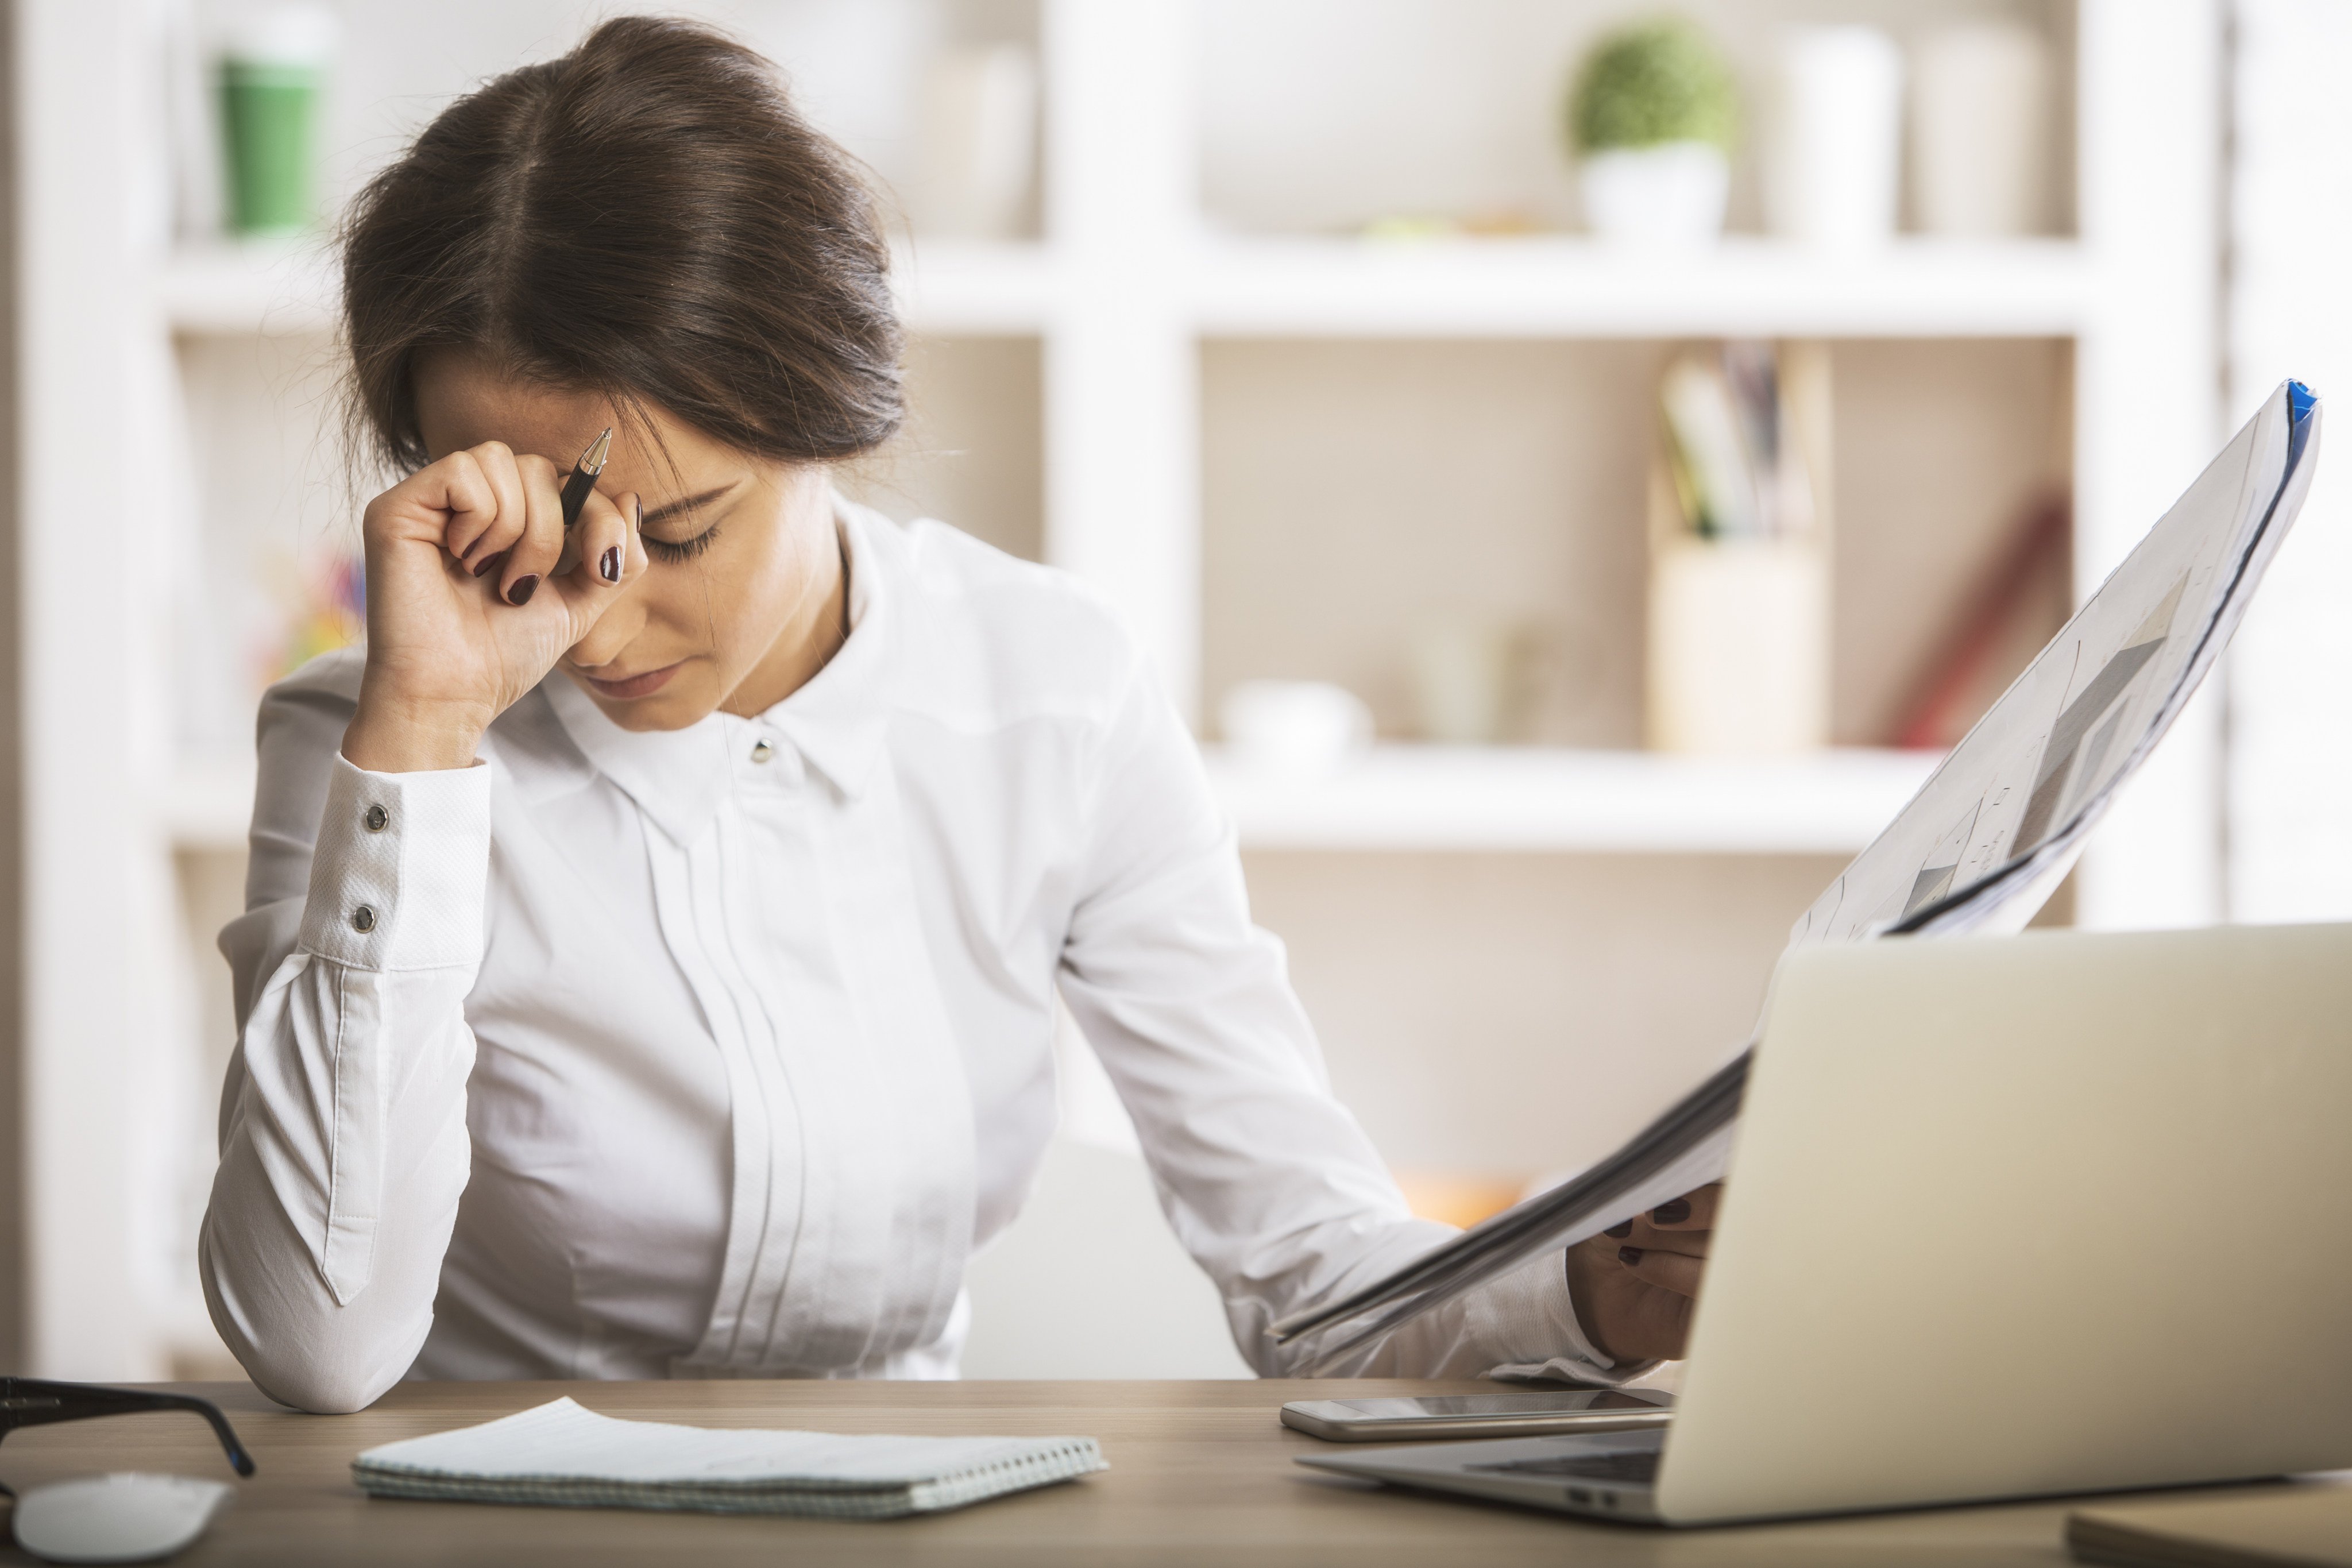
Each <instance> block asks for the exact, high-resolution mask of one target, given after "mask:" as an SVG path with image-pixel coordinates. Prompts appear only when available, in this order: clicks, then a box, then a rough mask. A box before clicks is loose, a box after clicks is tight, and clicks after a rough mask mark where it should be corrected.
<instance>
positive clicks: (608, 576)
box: [596, 544, 621, 583]
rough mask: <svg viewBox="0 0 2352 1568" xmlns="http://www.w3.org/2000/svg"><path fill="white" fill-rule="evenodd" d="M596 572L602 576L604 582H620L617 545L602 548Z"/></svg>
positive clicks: (618, 549)
mask: <svg viewBox="0 0 2352 1568" xmlns="http://www.w3.org/2000/svg"><path fill="white" fill-rule="evenodd" d="M596 570H597V571H599V572H601V573H603V574H604V581H605V582H607V583H617V582H619V581H620V580H621V547H620V546H619V545H617V544H608V545H606V546H604V554H603V555H602V556H600V557H598V559H597V562H596Z"/></svg>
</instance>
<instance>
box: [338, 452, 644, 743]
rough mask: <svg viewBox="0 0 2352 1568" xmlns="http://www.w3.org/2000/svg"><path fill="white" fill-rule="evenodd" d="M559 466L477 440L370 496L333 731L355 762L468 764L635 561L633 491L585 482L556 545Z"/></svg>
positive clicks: (584, 630)
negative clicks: (346, 707) (340, 705)
mask: <svg viewBox="0 0 2352 1568" xmlns="http://www.w3.org/2000/svg"><path fill="white" fill-rule="evenodd" d="M567 471H568V470H563V469H559V468H557V467H556V466H555V465H554V464H553V463H551V462H550V461H548V459H546V458H536V457H520V456H517V455H516V454H515V453H514V452H512V451H510V450H509V448H508V447H506V446H505V445H504V444H503V443H502V442H498V441H488V442H484V443H483V444H482V445H481V446H478V447H471V448H468V449H467V450H465V451H460V452H452V453H450V454H449V455H448V456H447V457H446V458H442V459H441V460H440V461H438V462H436V463H434V464H432V465H431V466H429V467H427V468H421V469H419V470H418V471H417V472H415V474H412V475H410V476H409V477H408V478H407V479H403V480H402V481H401V482H400V483H399V484H397V485H394V487H393V488H392V489H388V490H386V491H384V492H383V494H382V495H380V496H378V497H376V498H375V500H372V501H370V502H369V503H368V508H367V514H366V519H365V521H364V522H363V524H362V536H363V538H364V540H365V542H366V550H367V631H368V651H367V672H366V674H365V675H364V676H363V677H362V679H361V682H360V701H359V711H358V713H357V714H356V715H354V716H353V718H352V722H351V727H350V728H349V729H347V730H345V731H343V755H344V756H345V757H346V758H348V759H349V760H350V761H351V763H352V765H353V766H355V767H361V768H365V769H368V770H369V771H370V772H374V773H412V772H418V771H422V770H425V769H431V768H462V767H467V766H470V765H471V764H472V763H473V761H474V751H475V747H476V746H477V745H478V743H479V742H480V741H481V738H482V731H485V730H487V729H488V728H489V724H490V721H491V720H493V719H495V718H497V717H498V716H499V714H500V713H503V712H504V711H506V710H507V708H508V707H509V705H511V704H512V703H513V702H514V701H515V700H517V699H519V698H520V697H521V696H522V694H523V693H524V692H526V691H529V690H530V689H531V688H532V687H534V686H536V685H538V684H539V681H540V679H541V677H542V676H544V675H545V674H546V673H547V672H548V671H549V670H550V669H551V668H554V666H555V661H556V660H557V659H558V658H561V657H562V654H563V651H564V650H565V649H566V648H568V647H572V645H573V644H574V643H576V642H578V641H579V640H580V639H581V638H582V637H585V636H587V635H588V631H589V628H590V627H592V626H594V625H595V624H596V622H597V620H598V618H599V617H601V616H603V615H604V612H605V610H606V609H608V608H609V607H611V605H613V603H614V600H615V599H616V598H617V597H618V596H619V591H620V589H621V588H622V587H623V586H624V585H625V584H627V583H628V582H629V581H630V580H631V579H632V578H634V577H635V575H636V574H637V573H638V572H640V571H641V570H643V568H644V565H645V547H644V545H642V544H641V543H639V542H638V540H637V536H636V527H635V523H636V521H637V520H638V519H640V518H642V517H643V515H644V509H643V508H642V507H641V506H640V505H639V503H638V500H637V498H636V497H635V495H625V496H623V497H621V498H620V500H619V504H618V505H615V504H614V502H613V501H612V500H607V499H606V498H605V497H604V496H603V495H601V494H597V493H594V492H591V494H590V495H589V497H588V503H587V505H586V506H585V507H584V508H583V509H582V510H581V513H580V521H578V522H576V523H574V524H573V525H572V530H571V533H572V544H574V545H575V546H576V551H574V552H567V551H566V549H565V544H566V540H565V537H564V535H565V530H564V527H563V510H562V481H563V479H564V476H565V473H566V472H567ZM559 564H560V565H562V567H563V568H564V570H562V572H561V573H559V571H558V567H559Z"/></svg>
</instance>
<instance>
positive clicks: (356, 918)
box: [352, 904, 375, 931]
mask: <svg viewBox="0 0 2352 1568" xmlns="http://www.w3.org/2000/svg"><path fill="white" fill-rule="evenodd" d="M352 930H353V931H373V930H375V910H373V909H372V908H371V907H369V906H368V905H366V904H362V905H361V906H360V907H359V908H358V909H355V910H352Z"/></svg>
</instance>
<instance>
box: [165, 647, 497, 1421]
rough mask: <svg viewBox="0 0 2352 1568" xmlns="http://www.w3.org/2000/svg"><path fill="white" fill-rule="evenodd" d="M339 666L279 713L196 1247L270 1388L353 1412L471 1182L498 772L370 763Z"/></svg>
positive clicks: (417, 1306)
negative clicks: (470, 1002) (478, 978)
mask: <svg viewBox="0 0 2352 1568" xmlns="http://www.w3.org/2000/svg"><path fill="white" fill-rule="evenodd" d="M329 673H332V672H329ZM309 674H310V672H306V675H309ZM321 679H323V678H321V677H316V676H313V677H311V678H310V679H308V680H306V679H305V676H297V677H296V678H295V679H293V680H291V681H289V682H287V683H286V684H285V685H283V686H281V687H279V688H278V689H273V691H272V692H271V693H270V695H269V697H268V699H266V700H265V701H264V703H263V707H262V717H261V737H260V742H261V743H260V749H261V771H260V783H259V787H258V791H257V798H256V801H255V806H254V825H253V837H252V844H253V853H252V861H251V872H250V874H249V877H248V881H247V900H246V901H247V910H246V913H245V914H244V915H243V916H241V917H239V918H238V919H237V920H236V921H233V922H231V923H230V925H229V926H228V927H227V928H226V930H225V931H222V933H221V951H222V952H223V953H224V954H225V955H226V957H227V958H228V960H229V963H230V966H231V968H232V970H233V971H234V973H235V977H236V993H237V1007H238V1013H239V1015H240V1016H239V1028H238V1040H237V1047H236V1053H235V1055H234V1057H233V1058H232V1060H231V1063H230V1066H229V1071H228V1078H227V1081H226V1085H225V1086H224V1088H223V1090H222V1100H221V1160H220V1166H219V1169H218V1171H217V1173H215V1176H214V1180H213V1191H212V1199H211V1202H210V1204H209V1205H207V1207H206V1209H205V1221H204V1230H203V1234H202V1237H201V1241H200V1246H199V1250H198V1257H199V1265H200V1268H201V1270H202V1273H203V1277H204V1286H205V1301H206V1303H207V1305H208V1306H209V1307H210V1308H211V1311H212V1319H213V1323H214V1326H215V1328H217V1329H218V1330H219V1331H220V1334H221V1337H222V1339H223V1340H224V1341H225V1342H226V1343H227V1345H228V1347H229V1349H230V1350H231V1351H232V1352H235V1353H236V1358H237V1360H238V1361H239V1362H240V1363H243V1364H244V1366H245V1368H246V1371H247V1373H250V1374H251V1376H252V1378H253V1381H254V1383H255V1384H256V1385H257V1386H258V1387H259V1388H261V1389H262V1391H263V1392H265V1393H267V1394H269V1395H270V1396H271V1397H273V1398H275V1399H278V1400H279V1401H281V1402H283V1403H285V1404H289V1405H296V1406H298V1407H299V1408H302V1409H307V1410H315V1411H330V1412H340V1411H350V1410H357V1409H360V1408H362V1406H364V1405H368V1404H370V1403H372V1402H373V1401H374V1400H375V1399H376V1397H377V1396H378V1395H380V1394H383V1391H384V1390H385V1389H387V1388H389V1387H390V1386H391V1385H392V1384H394V1382H396V1381H397V1380H398V1379H399V1378H400V1377H401V1375H402V1374H403V1373H405V1372H406V1371H407V1370H408V1367H409V1364H410V1363H412V1362H414V1361H415V1358H416V1353H417V1352H418V1350H419V1349H420V1348H421V1347H422V1346H423V1344H424V1342H425V1334H426V1332H427V1331H429V1330H430V1329H431V1327H432V1322H433V1300H434V1297H435V1295H436V1292H437V1290H438V1288H439V1281H440V1273H441V1260H442V1257H443V1254H444V1253H445V1252H446V1250H447V1248H448V1245H449V1236H450V1232H451V1229H452V1227H453V1226H454V1225H455V1223H456V1219H457V1199H458V1195H459V1194H461V1193H462V1192H463V1191H464V1190H465V1185H466V1180H467V1173H468V1170H469V1162H470V1154H471V1146H470V1142H469V1141H468V1138H467V1128H466V1080H467V1076H468V1075H469V1074H470V1073H471V1072H472V1070H473V1062H474V1038H473V1034H472V1032H471V1030H470V1029H468V1028H467V1024H466V1018H465V1000H466V996H467V993H468V992H469V991H471V990H472V988H473V984H474V979H475V975H476V973H477V972H478V969H479V967H480V963H481V954H482V934H483V933H482V924H483V904H484V898H485V887H486V883H487V880H488V862H489V836H490V826H489V824H490V788H491V780H490V769H489V768H488V766H487V765H485V764H482V763H477V764H475V765H474V766H473V767H471V768H467V769H463V770H457V771H452V772H444V773H367V772H364V771H362V769H359V768H356V767H353V766H352V764H351V763H348V762H346V761H344V760H343V758H342V756H341V753H340V751H339V747H340V745H341V735H342V731H343V726H344V724H345V723H346V722H347V721H349V718H350V715H351V711H352V704H351V702H350V701H349V700H347V699H345V700H338V698H337V695H336V694H335V693H334V692H332V691H331V690H321V689H320V680H321Z"/></svg>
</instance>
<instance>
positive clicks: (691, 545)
mask: <svg viewBox="0 0 2352 1568" xmlns="http://www.w3.org/2000/svg"><path fill="white" fill-rule="evenodd" d="M638 537H640V538H641V539H643V540H644V541H645V543H646V554H648V555H650V556H652V557H653V558H654V559H655V560H656V561H691V560H693V559H694V558H695V557H696V556H698V555H699V554H701V553H702V552H704V551H706V550H708V549H709V548H710V546H711V542H713V541H714V540H716V539H717V538H718V537H719V525H718V524H717V523H715V522H714V523H712V524H711V525H710V526H709V528H706V529H704V530H703V531H701V532H700V533H698V534H696V535H695V536H694V537H693V538H692V539H656V538H655V537H654V536H653V535H652V534H650V533H647V534H640V535H639V536H638Z"/></svg>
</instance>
